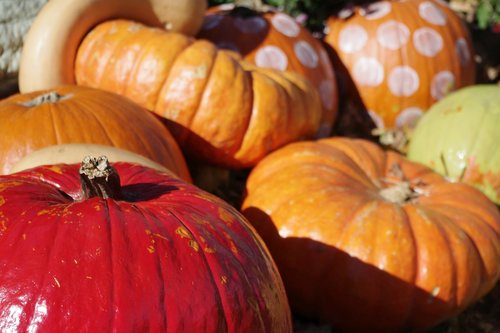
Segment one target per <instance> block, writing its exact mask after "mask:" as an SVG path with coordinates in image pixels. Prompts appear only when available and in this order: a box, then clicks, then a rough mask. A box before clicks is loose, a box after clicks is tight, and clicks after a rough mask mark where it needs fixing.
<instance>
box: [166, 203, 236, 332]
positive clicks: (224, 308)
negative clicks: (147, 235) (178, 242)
mask: <svg viewBox="0 0 500 333" xmlns="http://www.w3.org/2000/svg"><path fill="white" fill-rule="evenodd" d="M166 211H167V212H168V213H170V214H171V215H172V216H173V217H175V219H176V220H177V221H178V222H179V224H180V225H181V226H182V227H183V228H185V229H186V230H187V231H188V232H189V233H190V234H191V237H192V239H193V240H194V241H196V243H198V244H202V242H200V239H199V237H198V235H196V233H194V232H193V231H192V230H191V228H190V226H189V224H188V223H186V222H184V220H183V219H182V218H181V216H179V215H178V214H176V213H175V212H174V211H172V210H171V209H166ZM200 252H201V253H202V256H203V258H204V259H205V260H204V263H205V264H206V265H207V266H208V267H209V268H210V269H208V271H209V274H210V277H211V280H212V284H213V285H214V286H215V288H216V289H217V299H218V301H219V304H220V305H221V306H222V311H223V312H224V323H225V324H226V331H229V323H228V322H227V319H226V318H231V317H230V316H229V315H230V313H231V311H229V310H228V304H226V302H225V301H224V297H222V292H221V288H220V287H219V285H218V283H217V280H216V279H215V276H214V269H213V267H212V265H211V264H210V262H211V260H209V258H208V257H207V255H206V253H205V251H203V250H201V251H200Z"/></svg>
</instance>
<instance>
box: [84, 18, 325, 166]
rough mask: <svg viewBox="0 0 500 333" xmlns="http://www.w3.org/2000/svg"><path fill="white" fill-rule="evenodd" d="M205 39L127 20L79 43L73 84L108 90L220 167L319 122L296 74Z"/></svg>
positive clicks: (257, 155) (311, 131) (312, 93)
mask: <svg viewBox="0 0 500 333" xmlns="http://www.w3.org/2000/svg"><path fill="white" fill-rule="evenodd" d="M235 57H237V56H236V55H235V54H233V53H230V52H227V51H224V50H219V49H217V48H216V47H215V45H214V44H212V43H210V42H208V41H205V40H194V39H191V38H188V37H186V36H183V35H180V34H175V33H168V32H165V31H162V30H159V29H154V28H149V27H146V26H144V25H141V24H139V23H135V22H132V21H126V20H115V21H107V22H104V23H102V24H100V25H98V26H97V27H95V28H94V29H92V31H91V32H90V33H89V34H88V35H87V36H86V37H85V39H84V40H83V41H82V43H81V44H80V46H79V49H78V53H77V58H76V65H75V66H76V67H75V75H76V82H77V83H78V84H79V85H84V86H91V87H96V88H100V89H103V90H108V91H113V92H116V93H119V94H123V95H124V96H126V97H128V98H130V99H131V100H133V101H136V102H137V103H138V104H140V105H142V106H144V107H145V108H147V109H149V110H154V112H155V113H157V114H158V115H159V116H161V117H163V118H164V119H166V120H167V122H166V124H167V125H168V126H169V128H170V130H171V132H172V134H173V135H174V137H175V138H176V140H177V142H178V143H179V145H180V147H181V148H182V150H183V152H185V153H186V154H187V155H188V156H190V157H192V158H196V159H198V160H202V161H206V162H209V163H213V164H216V165H219V166H223V167H227V168H246V167H251V166H253V165H255V164H256V163H257V162H258V161H259V160H260V159H261V158H262V157H264V156H265V155H267V154H268V153H269V152H270V151H272V150H274V149H276V148H278V147H280V146H283V145H284V144H286V143H289V142H292V141H296V140H299V139H301V138H303V137H313V136H314V135H315V134H316V133H317V131H318V128H319V125H320V118H321V113H322V109H321V105H320V99H319V95H318V93H317V91H316V90H315V89H314V87H313V86H312V84H311V83H310V82H309V81H308V80H306V79H305V78H303V77H302V76H301V75H299V74H297V73H292V72H282V71H277V70H274V69H266V68H257V67H255V66H253V65H251V64H250V63H247V62H241V61H239V60H238V59H236V58H235Z"/></svg>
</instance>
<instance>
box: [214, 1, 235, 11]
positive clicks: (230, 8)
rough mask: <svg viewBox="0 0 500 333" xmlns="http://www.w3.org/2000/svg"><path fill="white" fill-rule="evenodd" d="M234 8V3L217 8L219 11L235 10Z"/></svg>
mask: <svg viewBox="0 0 500 333" xmlns="http://www.w3.org/2000/svg"><path fill="white" fill-rule="evenodd" d="M234 6H235V5H234V3H224V4H222V5H219V6H217V10H220V11H227V10H233V9H234Z"/></svg>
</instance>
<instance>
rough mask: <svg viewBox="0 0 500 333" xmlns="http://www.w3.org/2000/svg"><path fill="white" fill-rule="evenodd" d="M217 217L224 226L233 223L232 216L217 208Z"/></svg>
mask: <svg viewBox="0 0 500 333" xmlns="http://www.w3.org/2000/svg"><path fill="white" fill-rule="evenodd" d="M219 217H220V219H221V220H222V221H223V222H225V223H226V224H232V223H233V216H232V215H231V214H230V213H229V212H228V211H227V210H225V209H224V208H222V207H219Z"/></svg>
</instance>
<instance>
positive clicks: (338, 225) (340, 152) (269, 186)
mask: <svg viewBox="0 0 500 333" xmlns="http://www.w3.org/2000/svg"><path fill="white" fill-rule="evenodd" d="M246 191H247V193H246V198H245V200H244V202H243V206H242V211H243V213H244V215H245V216H246V217H247V218H248V219H249V220H250V221H251V223H252V224H253V226H254V227H255V228H256V229H257V231H258V233H259V234H260V235H261V236H262V237H263V239H264V241H265V242H266V244H267V246H268V248H269V250H270V251H271V254H272V255H273V258H274V259H275V261H276V263H277V265H278V268H279V270H280V272H281V275H282V277H283V280H284V282H285V288H286V289H287V293H288V296H289V300H290V303H291V306H292V308H293V309H294V311H295V312H296V313H300V314H302V315H304V316H307V317H310V318H315V319H319V320H322V321H325V322H329V323H331V324H333V325H334V326H335V327H336V328H337V329H339V330H340V332H353V333H354V332H355V333H361V332H370V333H375V332H413V331H418V332H420V331H425V330H426V329H428V328H430V327H431V326H433V325H435V324H437V323H438V322H440V321H442V320H445V319H447V318H449V317H450V316H453V315H455V314H457V313H459V312H460V311H462V310H464V308H465V307H467V306H469V305H470V304H471V303H473V302H475V301H476V300H478V299H479V298H480V297H482V296H483V295H485V293H487V292H488V291H489V290H491V289H492V288H493V286H495V284H496V283H497V281H498V279H499V277H500V214H499V211H498V208H497V207H496V206H495V205H494V204H493V203H492V202H491V201H490V200H488V198H487V197H486V196H484V195H483V194H482V193H481V192H479V191H478V190H476V189H475V188H473V187H471V186H468V185H465V184H460V183H451V182H448V181H447V180H446V179H444V178H443V177H441V176H440V175H438V174H436V173H434V172H433V171H432V170H431V169H429V168H427V167H424V166H423V165H420V164H416V163H413V162H410V161H408V160H406V159H405V158H404V157H402V156H401V155H399V154H396V153H394V152H385V151H383V150H382V149H381V148H380V147H379V146H377V145H375V144H373V143H371V142H368V141H364V140H360V139H358V140H354V139H346V138H340V137H337V138H328V139H323V140H319V141H317V142H311V141H308V142H300V143H293V144H290V145H287V146H286V147H284V148H281V149H279V150H278V151H276V152H274V153H272V154H270V155H268V156H267V157H266V158H265V159H263V160H262V161H261V162H260V163H259V164H258V165H257V166H256V167H255V168H254V169H253V170H252V172H251V173H250V176H249V178H248V182H247V185H246Z"/></svg>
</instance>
